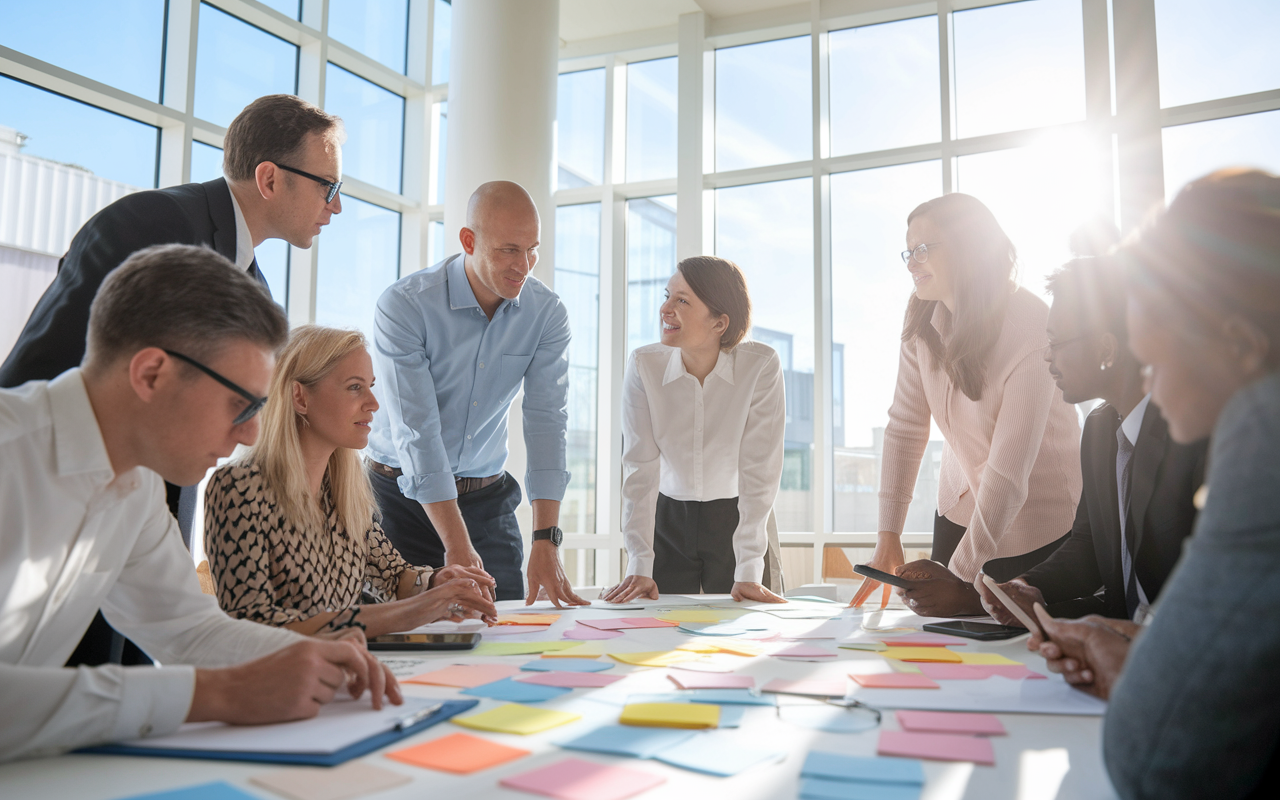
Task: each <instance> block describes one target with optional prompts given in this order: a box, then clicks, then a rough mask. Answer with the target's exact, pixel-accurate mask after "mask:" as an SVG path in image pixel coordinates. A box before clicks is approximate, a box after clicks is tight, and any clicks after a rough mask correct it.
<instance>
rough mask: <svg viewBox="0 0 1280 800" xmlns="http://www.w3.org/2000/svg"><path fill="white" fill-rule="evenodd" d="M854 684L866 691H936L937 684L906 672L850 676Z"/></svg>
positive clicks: (921, 676) (922, 676)
mask: <svg viewBox="0 0 1280 800" xmlns="http://www.w3.org/2000/svg"><path fill="white" fill-rule="evenodd" d="M849 677H850V678H853V680H854V682H855V683H857V684H858V685H859V686H862V687H864V688H867V689H937V688H938V684H936V683H934V682H933V681H931V680H929V679H928V678H926V677H925V676H924V675H912V674H911V673H908V672H886V673H884V674H881V675H850V676H849Z"/></svg>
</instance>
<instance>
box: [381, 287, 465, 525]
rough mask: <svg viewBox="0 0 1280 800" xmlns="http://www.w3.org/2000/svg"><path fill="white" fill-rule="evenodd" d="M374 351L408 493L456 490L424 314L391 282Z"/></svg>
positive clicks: (444, 496) (430, 495) (450, 495)
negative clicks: (443, 428) (433, 376)
mask: <svg viewBox="0 0 1280 800" xmlns="http://www.w3.org/2000/svg"><path fill="white" fill-rule="evenodd" d="M373 324H374V329H373V352H374V360H375V363H376V366H377V370H376V371H377V375H378V378H379V380H380V382H381V385H380V387H379V388H380V391H379V392H378V400H379V401H380V402H381V403H382V407H383V408H384V409H385V410H386V413H387V417H388V419H389V420H390V423H391V426H390V427H391V438H392V442H393V444H394V446H395V450H396V455H397V456H398V457H399V460H400V469H401V470H403V471H404V474H403V475H401V476H400V477H399V478H398V479H397V484H398V485H399V487H400V491H401V492H402V493H403V494H404V496H405V497H408V498H409V499H411V500H416V501H417V502H419V503H438V502H441V501H443V500H453V499H454V498H456V497H457V496H458V489H457V485H456V484H455V483H454V475H453V469H452V466H451V462H450V460H449V455H448V453H447V452H446V450H445V446H444V441H443V440H442V439H441V438H440V407H439V405H438V404H437V402H436V385H435V380H434V379H433V378H432V376H431V361H430V359H429V358H428V357H427V353H426V347H425V342H426V336H427V331H426V329H425V325H424V324H423V321H422V314H421V312H420V311H418V309H416V308H415V307H414V305H413V304H412V303H411V302H409V301H408V300H407V299H406V298H405V297H404V295H403V294H402V293H401V292H400V291H399V289H398V287H396V286H392V287H391V288H390V289H387V290H386V291H385V292H383V293H382V297H380V298H379V299H378V306H377V309H376V311H375V312H374V321H373Z"/></svg>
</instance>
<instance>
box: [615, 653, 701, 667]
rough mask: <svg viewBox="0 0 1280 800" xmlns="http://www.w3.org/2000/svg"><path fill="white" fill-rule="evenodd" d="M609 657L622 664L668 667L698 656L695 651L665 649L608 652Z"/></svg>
mask: <svg viewBox="0 0 1280 800" xmlns="http://www.w3.org/2000/svg"><path fill="white" fill-rule="evenodd" d="M609 657H610V658H612V659H614V660H615V661H621V662H622V663H623V664H633V665H635V666H637V667H668V666H671V665H672V664H675V663H677V662H680V661H690V660H692V659H695V658H697V657H698V656H697V654H696V653H690V652H688V651H684V650H665V651H657V652H650V653H610V654H609Z"/></svg>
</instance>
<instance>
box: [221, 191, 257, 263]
mask: <svg viewBox="0 0 1280 800" xmlns="http://www.w3.org/2000/svg"><path fill="white" fill-rule="evenodd" d="M227 192H228V193H229V194H230V195H231V208H232V210H234V211H235V212H236V266H237V267H239V268H240V269H242V270H248V269H249V265H250V264H252V263H253V233H252V232H251V231H250V230H249V223H248V222H246V221H245V218H244V212H243V211H241V210H240V201H239V200H237V199H236V193H235V192H234V191H233V190H232V189H231V184H230V183H228V184H227Z"/></svg>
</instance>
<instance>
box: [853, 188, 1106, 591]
mask: <svg viewBox="0 0 1280 800" xmlns="http://www.w3.org/2000/svg"><path fill="white" fill-rule="evenodd" d="M902 255H903V260H904V261H905V262H906V264H907V269H908V270H909V271H910V273H911V277H912V280H913V281H914V282H915V294H914V296H912V298H911V299H910V301H909V302H908V304H907V315H906V322H905V324H904V325H903V331H902V351H901V357H900V361H899V365H898V385H897V389H896V390H895V392H894V398H893V405H892V406H891V407H890V409H889V424H888V426H887V427H886V428H885V434H884V458H883V466H882V471H881V476H880V525H879V527H880V532H879V534H878V535H877V540H876V549H875V554H874V555H873V556H872V558H871V561H870V562H869V563H870V565H871V566H873V567H875V568H877V569H880V570H883V571H885V572H889V573H897V574H900V575H902V576H903V577H906V578H909V579H912V580H914V581H917V582H918V586H917V587H915V588H913V589H912V590H911V591H909V592H907V593H906V596H907V604H908V606H909V607H910V608H912V609H913V610H915V611H916V612H917V613H919V614H922V615H927V616H949V615H955V614H965V613H974V614H981V613H982V606H981V603H980V601H979V600H978V594H977V592H976V591H975V590H974V589H973V586H972V585H971V584H972V581H973V580H974V578H975V577H976V576H977V574H978V572H979V571H983V570H985V571H986V572H988V573H989V574H991V576H992V577H993V578H995V579H997V580H1008V579H1009V578H1011V577H1013V576H1016V575H1020V574H1022V573H1023V572H1025V571H1026V570H1027V569H1029V568H1031V567H1032V566H1034V565H1036V564H1038V563H1040V562H1041V561H1043V560H1044V559H1045V558H1047V557H1048V556H1049V554H1050V553H1052V552H1053V551H1054V550H1055V549H1056V548H1057V546H1058V544H1059V543H1060V541H1061V540H1062V539H1063V538H1064V537H1065V536H1066V535H1067V534H1068V533H1069V532H1070V530H1071V524H1072V520H1073V519H1074V518H1075V512H1076V504H1077V502H1078V501H1079V499H1080V487H1081V479H1080V427H1079V423H1078V422H1077V419H1076V412H1075V409H1074V408H1073V407H1072V406H1070V405H1068V404H1067V403H1066V402H1064V401H1063V399H1062V392H1061V391H1060V390H1059V389H1058V388H1057V386H1056V385H1055V384H1054V382H1053V379H1052V377H1051V376H1050V375H1049V371H1048V368H1047V367H1046V365H1045V359H1044V355H1045V348H1046V347H1048V344H1049V342H1048V337H1047V334H1046V332H1045V326H1046V322H1047V319H1048V315H1049V308H1048V306H1046V305H1045V303H1044V301H1042V300H1040V298H1038V297H1036V296H1035V295H1034V294H1032V293H1031V292H1029V291H1027V290H1026V289H1025V288H1020V287H1019V286H1018V285H1017V283H1016V281H1015V280H1014V268H1015V265H1016V263H1017V251H1016V249H1015V248H1014V246H1013V243H1012V242H1011V241H1009V237H1008V236H1006V235H1005V233H1004V231H1003V230H1002V229H1001V228H1000V224H999V223H998V222H996V219H995V217H994V216H993V215H992V213H991V211H990V210H988V209H987V207H986V206H984V205H983V204H982V203H981V202H980V201H979V200H978V199H977V198H974V197H971V196H969V195H965V194H948V195H944V196H942V197H938V198H935V199H933V200H930V201H928V202H927V203H923V204H921V205H920V206H918V207H917V208H916V209H915V210H914V211H912V212H911V215H910V216H909V217H907V250H906V251H905V252H904V253H903V254H902ZM930 418H932V419H933V420H934V421H935V422H936V423H937V425H938V429H939V430H941V431H942V435H943V438H945V439H946V447H945V448H944V450H943V454H942V471H941V475H940V476H939V479H938V510H937V514H936V515H935V517H934V529H933V554H932V560H931V561H917V562H913V563H911V564H907V565H905V566H904V564H903V561H904V558H903V552H902V541H901V538H902V528H903V524H904V522H905V520H906V516H907V507H908V506H909V505H910V504H911V498H912V495H913V493H914V489H915V483H916V475H917V473H918V472H919V469H920V460H921V457H922V456H923V454H924V450H925V445H926V444H927V443H928V440H929V421H930ZM942 564H946V565H947V567H948V568H949V569H944V568H943V567H942V566H941V565H942ZM877 585H878V584H877V583H876V582H875V581H871V580H866V581H864V582H863V585H862V586H861V587H860V588H859V590H858V593H857V595H855V597H854V599H853V603H851V605H861V604H862V603H863V601H865V600H866V598H867V596H869V595H870V594H871V592H872V591H873V590H874V588H875V587H876V586H877ZM884 599H885V600H886V601H887V600H888V587H885V596H884Z"/></svg>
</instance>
